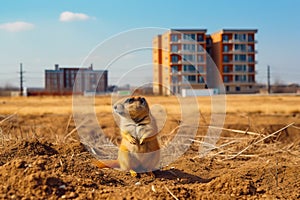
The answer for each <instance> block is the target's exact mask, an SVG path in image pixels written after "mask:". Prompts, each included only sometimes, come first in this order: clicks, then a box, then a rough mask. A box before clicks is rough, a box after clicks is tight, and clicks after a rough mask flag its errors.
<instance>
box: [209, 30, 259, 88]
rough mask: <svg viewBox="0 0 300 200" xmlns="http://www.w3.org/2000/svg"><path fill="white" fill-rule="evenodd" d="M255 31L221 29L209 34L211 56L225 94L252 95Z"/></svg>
mask: <svg viewBox="0 0 300 200" xmlns="http://www.w3.org/2000/svg"><path fill="white" fill-rule="evenodd" d="M256 33H257V30H256V29H223V30H221V31H219V32H216V33H213V34H211V39H212V52H211V56H212V58H213V60H214V62H215V63H216V65H217V66H218V69H219V72H220V75H221V77H222V79H223V83H224V86H225V90H226V93H254V92H255V91H256V88H255V65H256V60H255V54H256V52H257V51H256V48H255V44H256V40H255V34H256Z"/></svg>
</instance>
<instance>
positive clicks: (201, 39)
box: [153, 29, 257, 95]
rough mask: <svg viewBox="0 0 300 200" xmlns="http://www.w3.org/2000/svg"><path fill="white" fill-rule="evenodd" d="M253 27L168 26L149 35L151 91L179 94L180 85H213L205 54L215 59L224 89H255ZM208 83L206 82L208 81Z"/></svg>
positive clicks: (236, 91)
mask: <svg viewBox="0 0 300 200" xmlns="http://www.w3.org/2000/svg"><path fill="white" fill-rule="evenodd" d="M255 33H257V30H256V29H251V30H250V29H223V30H221V31H219V32H216V33H213V34H211V35H207V34H206V29H171V30H169V31H167V32H165V33H163V34H162V35H158V36H156V37H155V38H154V39H153V63H154V66H153V75H154V76H153V82H154V83H153V92H154V94H160V95H171V94H181V93H182V89H190V88H193V89H204V88H207V85H209V86H210V87H211V86H213V85H214V83H213V81H214V79H213V77H214V75H213V74H212V73H214V72H213V71H214V70H213V69H209V68H210V67H212V66H211V64H210V65H208V64H207V61H208V57H207V56H208V54H209V55H210V56H211V57H212V59H213V61H214V62H215V63H216V65H217V67H218V70H219V73H220V76H221V77H222V80H223V83H224V86H225V89H226V93H253V92H255V87H254V86H255V64H256V60H255V54H256V50H255V43H256V40H255ZM208 83H209V84H208Z"/></svg>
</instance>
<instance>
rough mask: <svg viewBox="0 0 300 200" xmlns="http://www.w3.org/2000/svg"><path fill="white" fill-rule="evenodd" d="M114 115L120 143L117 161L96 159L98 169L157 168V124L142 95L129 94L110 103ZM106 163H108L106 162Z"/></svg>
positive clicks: (134, 171)
mask: <svg viewBox="0 0 300 200" xmlns="http://www.w3.org/2000/svg"><path fill="white" fill-rule="evenodd" d="M113 114H114V117H115V119H116V120H117V123H118V124H119V127H120V131H121V136H122V140H121V144H120V147H119V151H118V160H117V161H96V162H94V164H96V165H97V166H98V167H100V168H105V167H108V166H110V167H120V168H121V169H122V170H125V171H130V172H131V175H132V176H136V172H151V171H154V170H156V169H158V164H159V159H160V153H159V149H160V147H159V143H158V140H157V126H156V122H155V119H154V118H153V116H152V115H151V112H150V109H149V105H148V103H147V101H146V99H145V98H144V97H128V98H126V99H123V100H121V101H119V102H117V103H115V104H114V106H113ZM106 163H107V164H106Z"/></svg>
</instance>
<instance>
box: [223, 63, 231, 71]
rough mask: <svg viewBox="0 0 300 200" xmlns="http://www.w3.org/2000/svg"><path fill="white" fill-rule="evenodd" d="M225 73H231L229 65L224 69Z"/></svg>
mask: <svg viewBox="0 0 300 200" xmlns="http://www.w3.org/2000/svg"><path fill="white" fill-rule="evenodd" d="M223 72H225V73H226V72H230V67H229V66H227V65H225V66H224V67H223Z"/></svg>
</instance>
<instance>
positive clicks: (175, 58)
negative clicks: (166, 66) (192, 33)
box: [171, 55, 178, 63]
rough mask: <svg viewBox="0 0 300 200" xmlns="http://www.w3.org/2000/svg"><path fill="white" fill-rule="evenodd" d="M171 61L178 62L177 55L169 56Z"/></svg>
mask: <svg viewBox="0 0 300 200" xmlns="http://www.w3.org/2000/svg"><path fill="white" fill-rule="evenodd" d="M171 62H174V63H177V62H178V56H174V55H173V56H171Z"/></svg>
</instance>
